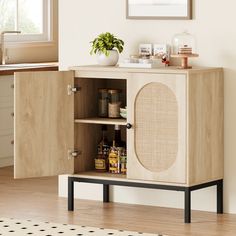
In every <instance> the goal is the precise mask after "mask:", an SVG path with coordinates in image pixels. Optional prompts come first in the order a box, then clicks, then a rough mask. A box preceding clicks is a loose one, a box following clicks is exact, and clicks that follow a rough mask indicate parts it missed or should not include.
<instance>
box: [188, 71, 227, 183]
mask: <svg viewBox="0 0 236 236" xmlns="http://www.w3.org/2000/svg"><path fill="white" fill-rule="evenodd" d="M188 166H189V169H188V176H189V177H188V179H189V184H190V185H193V184H198V183H202V182H206V181H210V180H215V179H222V178H223V170H224V80H223V72H222V70H216V71H215V72H206V73H198V74H192V75H190V76H189V78H188Z"/></svg>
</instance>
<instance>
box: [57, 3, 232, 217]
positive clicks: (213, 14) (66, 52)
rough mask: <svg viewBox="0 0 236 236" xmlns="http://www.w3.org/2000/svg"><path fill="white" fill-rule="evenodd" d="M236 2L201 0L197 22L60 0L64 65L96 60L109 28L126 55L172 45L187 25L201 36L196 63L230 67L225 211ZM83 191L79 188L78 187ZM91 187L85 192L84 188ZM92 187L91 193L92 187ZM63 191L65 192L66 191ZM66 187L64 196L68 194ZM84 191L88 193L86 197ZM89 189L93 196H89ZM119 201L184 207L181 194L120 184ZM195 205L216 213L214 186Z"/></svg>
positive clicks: (196, 6)
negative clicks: (94, 51)
mask: <svg viewBox="0 0 236 236" xmlns="http://www.w3.org/2000/svg"><path fill="white" fill-rule="evenodd" d="M235 9H236V1H235V0H227V1H222V0H196V1H195V2H194V20H191V21H177V20H171V21H161V20H149V21H142V20H126V18H125V0H99V1H95V0H86V1H84V0H70V4H68V1H67V0H60V3H59V14H60V27H59V41H60V42H59V58H60V59H59V60H60V66H61V69H67V68H68V66H72V65H81V64H94V63H95V58H94V57H91V56H90V55H89V50H90V45H89V42H90V41H91V40H92V39H93V38H94V37H95V36H96V35H97V34H99V33H101V32H105V31H110V32H113V33H114V34H116V35H117V36H119V37H120V38H122V39H123V40H124V41H125V51H124V54H123V57H127V56H128V55H129V54H131V53H135V52H136V50H137V46H138V44H139V43H141V42H152V43H163V42H167V43H171V39H172V36H173V35H174V34H175V33H179V32H182V31H184V30H185V29H187V30H188V31H189V32H191V33H192V34H194V35H195V36H196V40H197V47H198V53H199V54H200V58H199V59H196V60H194V63H195V64H198V65H203V66H220V67H224V69H225V191H224V206H225V211H226V212H231V213H236V184H235V180H236V171H235V169H236V158H235V156H236V92H235V91H236V64H235V63H236V46H235V42H236V30H235V27H234V23H235V22H236V13H235ZM97 188H98V189H99V191H100V190H101V189H100V188H99V187H94V186H88V185H83V186H81V188H80V191H78V193H77V195H78V196H79V197H83V198H90V199H91V198H92V199H98V198H100V197H101V195H99V194H97V190H98V189H97ZM77 189H78V188H77ZM85 190H86V191H85ZM87 190H89V191H87ZM63 191H64V190H63ZM63 191H62V192H61V194H63ZM82 192H83V195H82ZM86 192H88V194H86ZM113 196H114V200H115V201H118V202H129V203H140V204H152V205H160V206H173V207H182V206H183V200H182V197H183V195H182V193H171V192H168V193H166V192H165V191H154V190H140V189H139V190H138V189H132V188H115V190H114V192H113ZM193 208H195V209H201V210H210V211H215V189H214V188H210V189H207V190H203V191H198V192H196V193H194V194H193Z"/></svg>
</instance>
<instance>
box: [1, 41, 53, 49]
mask: <svg viewBox="0 0 236 236" xmlns="http://www.w3.org/2000/svg"><path fill="white" fill-rule="evenodd" d="M55 44H56V42H55V41H35V42H34V41H31V42H6V43H5V45H6V46H5V47H6V48H31V47H52V46H54V45H55Z"/></svg>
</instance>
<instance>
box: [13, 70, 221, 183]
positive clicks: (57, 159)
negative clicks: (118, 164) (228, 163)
mask: <svg viewBox="0 0 236 236" xmlns="http://www.w3.org/2000/svg"><path fill="white" fill-rule="evenodd" d="M15 88H16V89H15V140H16V141H15V177H16V178H25V177H40V176H49V175H58V174H65V173H66V174H74V175H76V176H78V175H80V176H86V177H88V178H107V179H121V178H122V179H123V180H124V179H125V180H126V181H134V180H136V182H137V181H140V182H143V181H145V182H155V183H159V184H171V185H180V186H191V185H194V184H200V183H204V182H207V181H211V180H218V179H222V178H223V73H222V69H218V68H202V69H192V70H178V69H175V68H167V69H165V68H162V69H124V68H115V67H96V66H84V67H74V68H71V71H68V72H40V73H35V72H31V73H27V72H26V73H16V75H15ZM99 88H119V89H121V90H122V91H123V92H122V103H123V106H125V105H127V109H128V118H127V121H126V120H124V119H107V118H98V117H97V114H98V110H97V107H98V106H97V101H98V89H99ZM127 123H130V124H131V125H132V128H131V129H126V124H127ZM101 124H107V125H108V126H109V127H110V128H109V129H110V130H111V131H112V129H113V125H115V124H119V125H121V126H122V127H123V128H122V135H123V139H124V140H126V141H127V152H128V172H127V176H123V175H111V174H109V173H103V174H99V173H96V172H94V158H95V156H96V147H97V143H98V141H99V139H100V136H101V133H100V131H101Z"/></svg>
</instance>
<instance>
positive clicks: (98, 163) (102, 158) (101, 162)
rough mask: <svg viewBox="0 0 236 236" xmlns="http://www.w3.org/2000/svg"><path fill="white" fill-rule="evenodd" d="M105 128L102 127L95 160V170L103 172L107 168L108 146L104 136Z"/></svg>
mask: <svg viewBox="0 0 236 236" xmlns="http://www.w3.org/2000/svg"><path fill="white" fill-rule="evenodd" d="M106 131H107V127H106V126H105V125H103V126H102V138H101V141H100V142H99V144H98V149H97V157H96V158H95V169H96V170H97V171H101V172H105V171H107V166H108V155H109V149H110V147H109V144H108V141H107V136H106Z"/></svg>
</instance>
